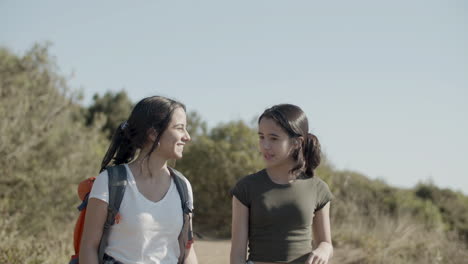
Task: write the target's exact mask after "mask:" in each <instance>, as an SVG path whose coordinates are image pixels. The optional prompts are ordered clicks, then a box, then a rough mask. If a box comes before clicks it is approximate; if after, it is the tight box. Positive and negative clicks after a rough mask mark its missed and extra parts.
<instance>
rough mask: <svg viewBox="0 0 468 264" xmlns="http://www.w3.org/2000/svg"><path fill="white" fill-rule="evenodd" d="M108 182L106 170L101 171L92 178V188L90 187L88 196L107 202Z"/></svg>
mask: <svg viewBox="0 0 468 264" xmlns="http://www.w3.org/2000/svg"><path fill="white" fill-rule="evenodd" d="M108 182H109V178H108V174H107V170H105V171H103V172H101V174H99V176H97V177H96V180H94V183H93V188H91V193H90V194H89V198H96V199H99V200H102V201H104V202H106V203H109V186H108Z"/></svg>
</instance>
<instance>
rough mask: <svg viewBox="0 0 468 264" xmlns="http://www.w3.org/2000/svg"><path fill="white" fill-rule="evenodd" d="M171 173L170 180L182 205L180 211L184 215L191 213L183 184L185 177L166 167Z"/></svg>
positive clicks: (184, 184)
mask: <svg viewBox="0 0 468 264" xmlns="http://www.w3.org/2000/svg"><path fill="white" fill-rule="evenodd" d="M168 168H169V171H170V172H171V175H172V178H173V179H174V183H175V185H176V188H177V191H178V192H179V196H180V201H181V203H182V210H183V212H184V214H188V213H192V209H191V208H190V207H189V204H190V202H189V193H188V187H187V183H186V182H185V177H184V175H182V173H180V172H179V171H177V170H175V169H173V168H171V167H168Z"/></svg>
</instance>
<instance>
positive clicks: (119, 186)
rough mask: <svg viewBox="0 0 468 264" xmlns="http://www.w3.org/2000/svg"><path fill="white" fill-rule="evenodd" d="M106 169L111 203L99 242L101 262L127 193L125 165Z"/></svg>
mask: <svg viewBox="0 0 468 264" xmlns="http://www.w3.org/2000/svg"><path fill="white" fill-rule="evenodd" d="M106 170H107V174H108V182H109V184H108V186H109V204H108V206H107V218H106V222H105V223H104V229H103V231H102V237H101V242H100V243H99V251H98V257H99V258H98V259H99V263H100V264H101V263H102V262H103V258H104V250H105V249H106V247H107V241H108V239H109V233H110V227H111V226H112V225H113V224H114V222H115V217H116V216H117V214H118V213H119V209H120V204H121V203H122V199H123V196H124V194H125V187H126V186H127V169H126V168H125V166H124V165H116V166H112V167H108V168H106Z"/></svg>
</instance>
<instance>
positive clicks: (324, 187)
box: [315, 179, 333, 212]
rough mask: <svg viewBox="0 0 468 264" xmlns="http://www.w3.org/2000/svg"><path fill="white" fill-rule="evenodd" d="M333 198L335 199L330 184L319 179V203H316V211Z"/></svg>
mask: <svg viewBox="0 0 468 264" xmlns="http://www.w3.org/2000/svg"><path fill="white" fill-rule="evenodd" d="M331 200H333V194H332V193H331V191H330V188H328V184H326V183H325V182H324V181H323V180H321V179H319V182H318V184H317V204H316V205H315V212H317V211H318V210H320V209H322V208H323V207H324V206H325V205H327V203H328V202H330V201H331Z"/></svg>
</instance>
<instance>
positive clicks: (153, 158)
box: [129, 152, 169, 178]
mask: <svg viewBox="0 0 468 264" xmlns="http://www.w3.org/2000/svg"><path fill="white" fill-rule="evenodd" d="M129 166H130V168H131V169H132V171H135V172H137V173H136V174H137V175H138V177H141V178H162V177H164V176H168V175H169V170H168V169H167V160H165V159H162V158H161V157H158V155H156V153H154V152H153V153H152V154H151V155H150V156H147V155H146V154H145V155H139V156H138V158H137V159H136V160H135V161H133V162H132V163H131V164H129Z"/></svg>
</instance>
